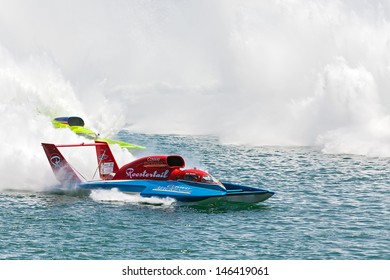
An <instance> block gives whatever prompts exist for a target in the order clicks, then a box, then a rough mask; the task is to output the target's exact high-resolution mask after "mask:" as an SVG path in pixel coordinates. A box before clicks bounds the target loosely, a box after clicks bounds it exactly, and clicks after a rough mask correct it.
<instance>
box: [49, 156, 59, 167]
mask: <svg viewBox="0 0 390 280" xmlns="http://www.w3.org/2000/svg"><path fill="white" fill-rule="evenodd" d="M50 163H51V164H52V165H53V166H54V167H55V168H61V166H62V162H61V157H60V156H59V155H56V154H54V155H52V156H51V157H50Z"/></svg>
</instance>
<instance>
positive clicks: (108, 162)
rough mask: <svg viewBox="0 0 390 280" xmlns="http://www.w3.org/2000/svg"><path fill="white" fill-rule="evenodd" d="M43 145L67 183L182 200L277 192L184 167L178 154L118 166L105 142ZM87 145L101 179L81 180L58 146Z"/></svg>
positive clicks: (238, 198) (253, 197)
mask: <svg viewBox="0 0 390 280" xmlns="http://www.w3.org/2000/svg"><path fill="white" fill-rule="evenodd" d="M42 146H43V149H44V151H45V153H46V156H47V159H48V160H49V163H50V166H51V168H52V170H53V172H54V174H55V176H56V178H57V180H58V181H59V182H61V184H62V185H65V186H66V185H74V184H76V185H77V186H78V187H80V188H81V189H87V190H92V189H113V188H116V189H118V190H119V191H121V192H124V193H135V194H139V195H140V196H142V197H159V198H164V197H171V198H174V199H175V200H177V201H180V202H200V201H201V202H204V201H207V202H208V201H231V202H247V203H257V202H261V201H264V200H266V199H268V198H270V197H271V196H272V195H274V192H272V191H268V190H264V189H261V188H258V187H249V186H242V185H238V184H232V183H225V182H223V183H221V182H219V181H218V180H216V179H215V178H214V177H213V176H211V175H210V174H208V173H207V172H206V171H203V170H199V169H196V168H193V169H184V167H185V162H184V159H183V158H182V157H181V156H179V155H154V156H147V157H142V158H139V159H136V160H134V161H132V162H130V163H127V164H125V165H124V166H122V167H120V168H119V167H118V165H117V163H116V160H115V158H114V156H113V154H112V152H111V150H110V147H109V145H108V144H107V143H106V142H102V141H95V143H89V144H70V145H55V144H49V143H42ZM86 146H94V147H95V148H96V157H97V162H98V170H99V175H100V180H97V181H84V180H81V179H80V177H79V176H78V175H77V173H76V171H75V170H74V168H73V167H72V166H71V165H70V164H69V163H68V162H67V161H66V159H65V158H64V156H63V155H62V154H61V152H60V151H59V149H58V148H64V147H86Z"/></svg>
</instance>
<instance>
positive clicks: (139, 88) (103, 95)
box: [0, 0, 390, 190]
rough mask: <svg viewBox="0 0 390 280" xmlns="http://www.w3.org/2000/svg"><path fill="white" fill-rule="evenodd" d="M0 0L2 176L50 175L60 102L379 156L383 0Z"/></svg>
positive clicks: (236, 136) (129, 121)
mask: <svg viewBox="0 0 390 280" xmlns="http://www.w3.org/2000/svg"><path fill="white" fill-rule="evenodd" d="M1 2H2V3H1V6H2V9H1V10H0V100H1V101H0V113H1V116H2V118H1V119H0V131H1V139H0V151H1V153H2V161H1V163H0V170H1V172H0V174H1V175H0V189H6V188H9V187H11V188H15V186H18V187H20V188H32V189H34V190H35V189H41V188H45V187H46V186H50V185H52V184H54V183H55V179H54V176H53V175H52V174H51V170H50V169H49V168H48V163H47V161H46V158H45V157H44V154H43V152H42V148H41V147H40V143H41V142H55V143H59V142H62V143H74V142H81V141H82V140H81V139H80V138H78V137H77V136H75V135H73V134H72V133H70V132H69V131H58V130H54V129H53V128H52V126H51V123H50V118H51V117H55V116H61V115H78V116H81V117H83V118H84V119H85V121H86V123H87V124H88V125H89V126H90V127H91V128H93V129H95V130H97V131H99V132H101V133H102V134H103V135H106V136H110V135H112V134H114V133H116V132H117V131H118V130H119V129H122V128H124V127H126V128H127V129H129V130H130V131H136V132H153V133H178V134H179V133H184V134H208V133H211V134H216V135H217V136H219V138H220V139H221V141H223V142H225V143H237V144H252V145H318V146H320V147H321V148H322V149H323V151H324V152H326V153H351V154H362V155H369V156H390V144H389V143H390V141H389V140H390V125H389V124H390V113H389V111H390V98H389V95H388V92H389V89H390V79H389V78H388V77H389V76H390V52H389V49H390V45H389V42H390V4H389V2H388V1H386V0H375V1H365V0H356V1H349V0H348V1H347V0H344V1H341V0H330V1H326V2H325V1H320V0H313V1H299V0H294V1H271V2H265V1H251V0H249V1H238V0H226V1H225V0H224V1H219V0H215V1H202V0H200V1H178V0H170V1H141V0H138V1H137V0H136V1H130V2H129V1H120V0H116V1H103V0H86V1H83V2H82V3H80V2H79V1H64V2H58V1H34V2H31V3H29V2H26V1H18V0H12V1H11V0H9V1H7V0H3V1H1ZM200 19H201V20H200ZM91 160H92V159H91ZM94 161H95V159H94ZM87 163H88V162H87ZM86 165H87V167H88V166H89V163H88V164H86ZM81 169H83V168H81ZM11 184H12V186H10V185H11Z"/></svg>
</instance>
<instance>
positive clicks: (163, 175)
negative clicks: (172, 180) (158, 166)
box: [126, 168, 169, 179]
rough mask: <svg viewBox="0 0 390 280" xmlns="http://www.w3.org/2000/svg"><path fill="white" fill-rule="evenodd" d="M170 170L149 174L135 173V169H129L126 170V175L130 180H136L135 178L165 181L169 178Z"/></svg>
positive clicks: (144, 172) (145, 172)
mask: <svg viewBox="0 0 390 280" xmlns="http://www.w3.org/2000/svg"><path fill="white" fill-rule="evenodd" d="M168 174H169V170H164V171H162V172H158V171H157V170H155V171H154V172H147V171H146V170H144V171H143V172H134V168H127V169H126V175H127V176H128V177H129V178H130V179H135V178H161V179H165V178H168Z"/></svg>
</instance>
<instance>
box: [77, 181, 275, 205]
mask: <svg viewBox="0 0 390 280" xmlns="http://www.w3.org/2000/svg"><path fill="white" fill-rule="evenodd" d="M223 185H224V186H225V188H223V187H222V186H219V185H213V184H203V183H196V182H189V181H173V180H168V181H156V180H111V181H90V182H83V183H80V184H79V186H80V188H82V189H88V190H92V189H106V190H110V189H113V188H116V189H118V190H119V191H121V192H124V193H133V194H139V195H140V196H142V197H161V198H164V197H171V198H174V199H175V200H177V201H179V202H199V201H204V202H207V201H230V202H248V203H257V202H261V201H264V200H266V199H268V198H270V197H271V196H272V195H274V192H272V191H268V190H264V189H260V188H256V187H248V186H241V185H236V184H230V183H223Z"/></svg>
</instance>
